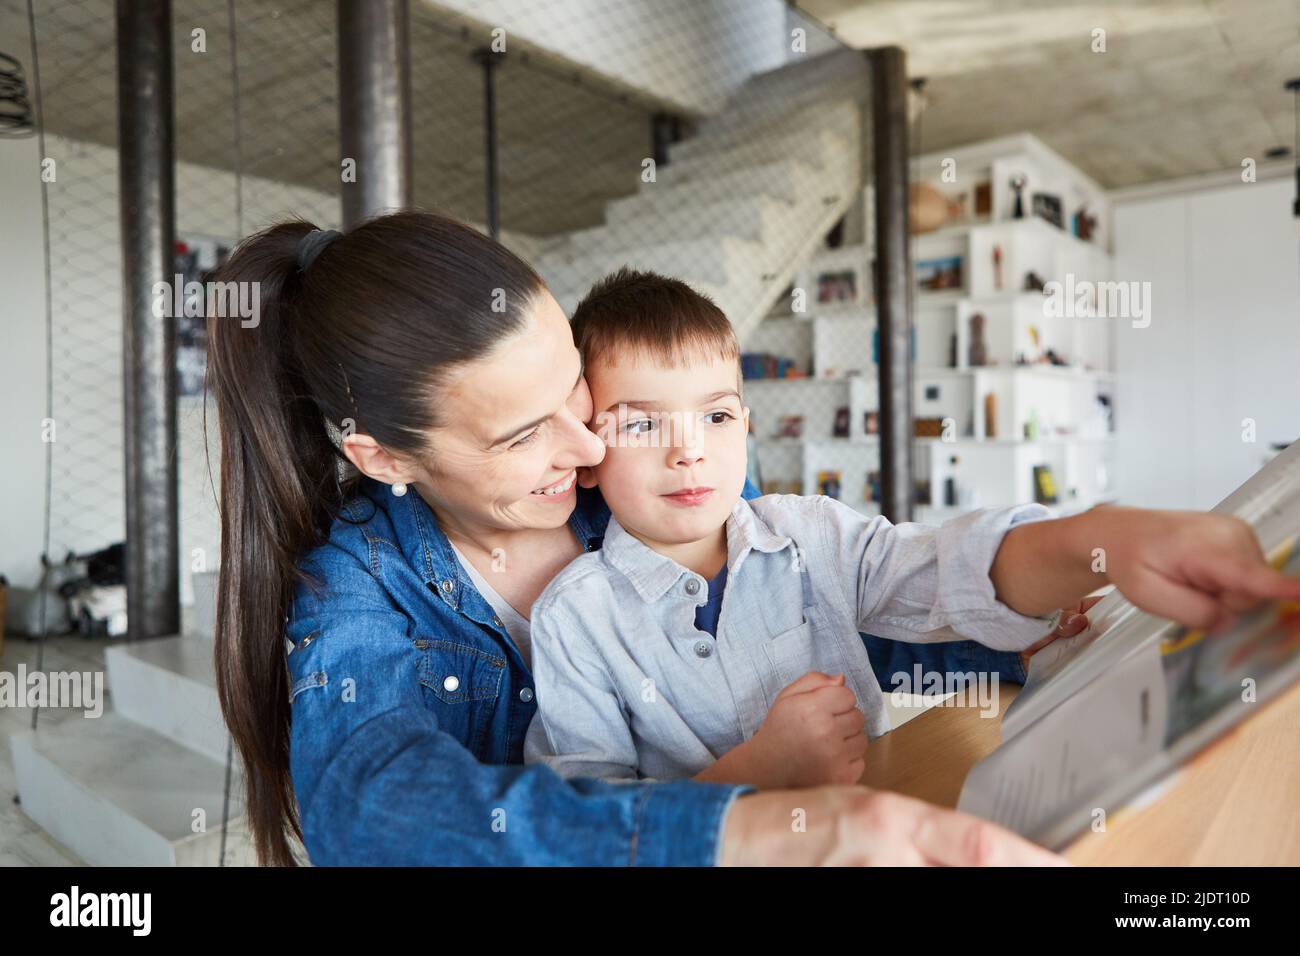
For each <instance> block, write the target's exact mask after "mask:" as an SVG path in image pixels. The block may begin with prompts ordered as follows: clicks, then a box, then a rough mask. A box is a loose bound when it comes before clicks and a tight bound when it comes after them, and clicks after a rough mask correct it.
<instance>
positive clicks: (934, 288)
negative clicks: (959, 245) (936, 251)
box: [915, 256, 963, 292]
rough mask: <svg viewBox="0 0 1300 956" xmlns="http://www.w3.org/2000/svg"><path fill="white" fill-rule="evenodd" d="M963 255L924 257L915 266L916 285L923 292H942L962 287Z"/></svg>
mask: <svg viewBox="0 0 1300 956" xmlns="http://www.w3.org/2000/svg"><path fill="white" fill-rule="evenodd" d="M962 265H963V262H962V257H961V256H943V257H942V258H938V259H922V260H920V261H919V262H918V263H917V264H916V266H915V275H916V287H917V289H919V290H921V291H923V292H942V291H944V290H945V289H960V288H961V287H962Z"/></svg>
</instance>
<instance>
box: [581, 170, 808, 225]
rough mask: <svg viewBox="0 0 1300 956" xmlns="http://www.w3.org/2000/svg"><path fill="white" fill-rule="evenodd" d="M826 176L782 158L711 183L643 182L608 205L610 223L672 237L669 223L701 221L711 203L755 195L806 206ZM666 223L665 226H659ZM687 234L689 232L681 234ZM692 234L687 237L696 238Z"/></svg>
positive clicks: (734, 172)
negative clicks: (636, 223)
mask: <svg viewBox="0 0 1300 956" xmlns="http://www.w3.org/2000/svg"><path fill="white" fill-rule="evenodd" d="M822 179H823V177H822V175H821V173H820V171H819V170H818V169H817V168H816V167H814V166H812V165H810V164H808V163H805V162H802V161H800V160H798V159H785V160H778V161H775V162H770V163H761V164H759V165H757V166H747V167H744V168H741V169H736V170H732V171H731V172H728V173H724V174H722V175H719V176H715V177H713V178H711V179H705V180H695V181H690V182H684V183H681V184H680V185H678V184H674V183H671V182H662V183H659V182H656V183H642V184H641V191H640V192H638V193H637V194H636V195H634V196H626V197H624V198H622V199H616V200H614V201H613V202H611V203H610V204H609V205H607V206H606V207H605V221H606V222H609V223H616V222H627V221H629V220H635V219H641V220H644V221H645V222H646V223H648V224H656V225H653V226H648V227H647V228H648V229H649V230H650V231H651V234H653V235H670V234H673V233H671V231H670V230H671V229H672V228H673V227H672V226H671V225H670V224H669V223H666V222H664V220H665V219H670V218H675V219H677V220H679V221H684V222H689V221H691V220H692V219H694V220H696V221H698V220H699V219H700V218H701V217H700V215H699V212H698V209H699V207H700V206H701V205H703V204H705V203H716V202H722V201H724V200H730V201H731V202H736V203H739V202H743V201H745V200H746V199H747V198H749V197H751V196H768V197H770V198H773V199H780V200H784V201H786V202H801V201H806V200H808V199H811V198H814V197H816V196H818V195H819V194H820V192H821V185H820V184H821V181H822ZM659 223H663V225H657V224H659ZM676 234H677V235H683V233H680V232H678V233H676ZM691 234H692V233H685V235H691Z"/></svg>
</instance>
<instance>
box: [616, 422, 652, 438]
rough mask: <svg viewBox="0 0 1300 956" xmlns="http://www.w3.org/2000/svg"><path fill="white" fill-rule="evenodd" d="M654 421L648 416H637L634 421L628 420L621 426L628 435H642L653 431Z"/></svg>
mask: <svg viewBox="0 0 1300 956" xmlns="http://www.w3.org/2000/svg"><path fill="white" fill-rule="evenodd" d="M654 428H655V423H654V421H653V420H652V419H649V418H638V419H637V420H636V421H632V422H628V423H627V424H626V425H625V426H623V430H624V431H625V432H627V433H628V434H629V435H644V434H646V433H648V432H652V431H654Z"/></svg>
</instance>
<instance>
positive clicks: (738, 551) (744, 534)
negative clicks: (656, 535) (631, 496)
mask: <svg viewBox="0 0 1300 956" xmlns="http://www.w3.org/2000/svg"><path fill="white" fill-rule="evenodd" d="M726 529H727V532H726V533H727V577H728V578H732V577H733V576H734V575H735V574H736V573H737V571H739V569H740V565H741V564H742V562H743V561H744V559H745V557H746V556H747V555H748V554H749V552H750V551H763V552H766V553H772V552H775V551H780V550H782V549H783V548H785V547H788V546H789V545H791V544H793V543H794V542H793V541H791V539H790V538H788V537H785V536H784V535H779V534H777V533H776V532H774V531H773V530H772V529H771V528H770V527H769V526H768V524H767V522H765V521H764V520H763V519H762V518H760V517H759V516H758V515H757V514H756V513H755V512H754V509H753V507H752V506H751V505H750V503H749V502H748V501H746V500H745V499H744V498H741V499H739V500H738V501H737V502H736V505H735V507H734V508H732V509H731V515H730V517H728V518H727V524H726ZM603 553H604V555H605V559H606V560H607V561H608V562H609V563H610V565H611V566H612V567H613V568H614V569H615V570H617V571H619V572H620V573H621V574H622V575H623V576H624V577H626V578H627V579H628V581H629V582H630V583H631V585H632V587H633V589H635V591H636V592H637V594H639V595H640V596H641V599H642V600H644V601H647V602H651V601H658V600H659V599H660V598H661V597H663V596H664V595H665V594H667V593H668V591H669V589H670V588H672V586H673V585H674V584H676V583H677V581H678V579H679V578H681V576H682V575H683V574H691V573H692V572H691V571H690V570H689V569H688V568H685V567H683V566H682V565H680V564H678V563H677V562H676V561H674V560H673V559H672V558H669V557H666V556H664V555H662V554H660V553H659V552H657V551H654V550H652V549H651V548H650V547H649V546H648V545H646V544H644V543H643V542H642V541H640V540H639V539H638V538H636V537H634V536H633V535H632V533H631V532H629V531H628V530H627V529H626V528H624V527H623V526H622V525H621V524H620V523H619V521H618V519H617V518H615V517H612V516H611V517H610V519H609V526H608V527H607V528H606V529H605V545H604V548H603Z"/></svg>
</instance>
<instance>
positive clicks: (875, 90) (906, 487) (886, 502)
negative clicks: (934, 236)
mask: <svg viewBox="0 0 1300 956" xmlns="http://www.w3.org/2000/svg"><path fill="white" fill-rule="evenodd" d="M867 59H868V62H869V63H870V64H871V132H872V137H871V139H872V157H873V159H874V164H873V170H874V176H875V186H876V302H877V307H876V315H877V320H876V324H877V329H878V331H877V335H878V336H879V346H880V370H879V371H880V375H879V378H878V380H877V386H878V387H879V389H880V496H881V513H882V514H884V515H885V517H887V518H888V519H889V520H890V521H893V522H900V521H910V520H911V518H912V503H913V500H914V497H915V492H914V490H913V479H912V430H913V423H912V361H911V349H912V281H911V280H912V252H911V242H910V231H909V226H908V215H907V201H908V195H907V153H908V149H907V66H906V57H905V55H904V53H903V51H902V50H901V49H900V48H899V47H895V46H888V47H879V48H877V49H874V50H868V51H867Z"/></svg>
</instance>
